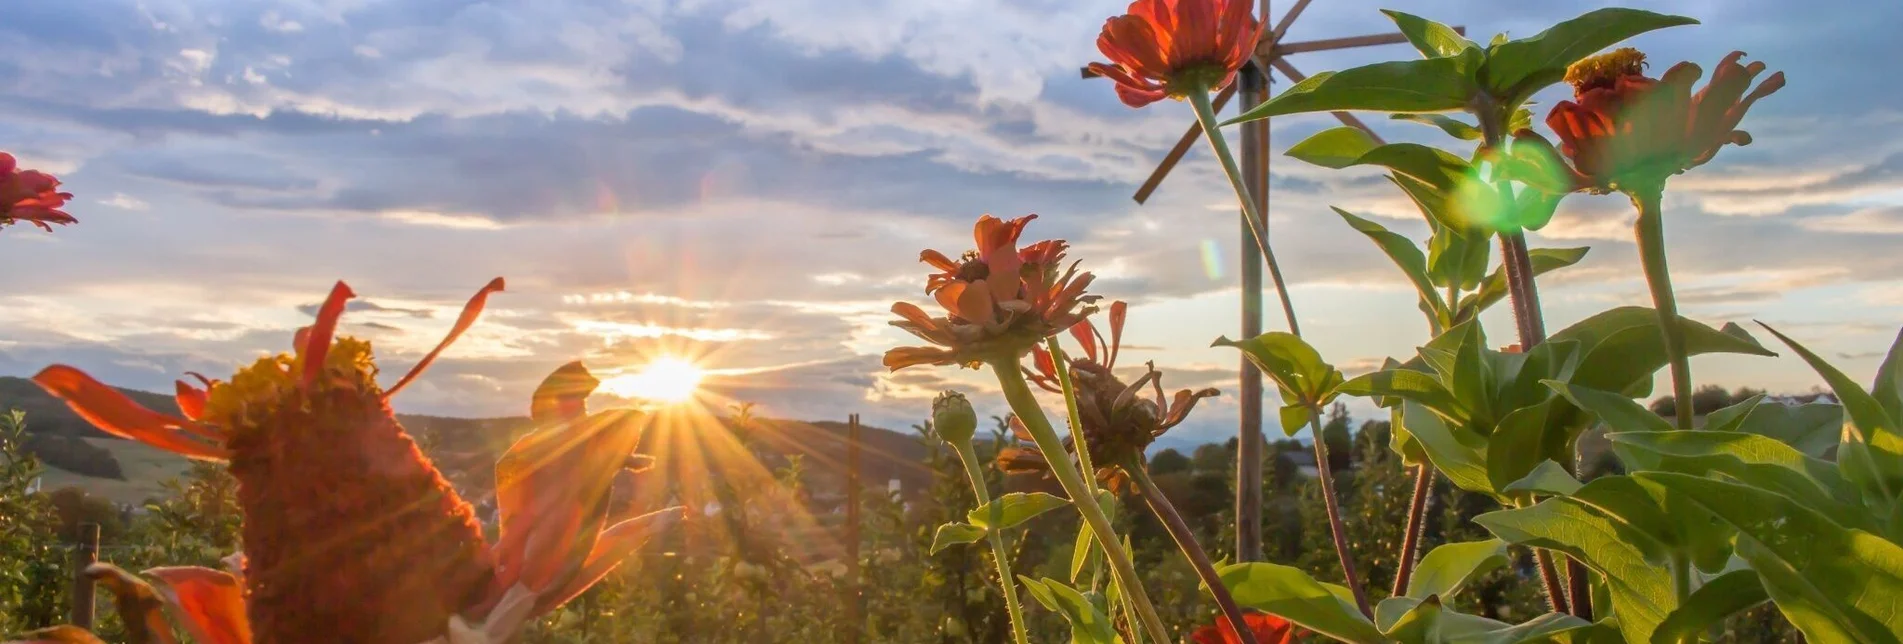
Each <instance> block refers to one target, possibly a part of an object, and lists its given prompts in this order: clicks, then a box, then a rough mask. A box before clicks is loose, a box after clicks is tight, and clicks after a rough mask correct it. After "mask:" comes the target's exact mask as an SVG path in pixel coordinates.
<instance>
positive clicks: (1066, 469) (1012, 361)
mask: <svg viewBox="0 0 1903 644" xmlns="http://www.w3.org/2000/svg"><path fill="white" fill-rule="evenodd" d="M991 371H992V372H993V373H995V374H996V375H997V376H998V386H999V387H1000V388H1002V389H1004V399H1005V401H1006V402H1008V403H1010V405H1011V411H1013V412H1016V413H1017V415H1018V420H1020V421H1022V422H1023V423H1024V428H1025V429H1027V430H1030V432H1031V440H1032V442H1035V443H1036V444H1037V448H1038V449H1039V450H1040V451H1043V452H1044V454H1045V459H1044V460H1045V461H1046V462H1047V463H1049V464H1050V466H1051V473H1052V474H1055V475H1056V476H1057V483H1058V484H1059V485H1062V486H1063V487H1064V493H1065V494H1067V495H1069V496H1070V504H1071V505H1072V506H1073V507H1076V508H1077V513H1078V514H1081V515H1083V516H1084V523H1085V524H1086V525H1088V526H1089V527H1090V530H1091V532H1093V533H1095V534H1096V535H1097V543H1098V545H1100V546H1102V547H1103V552H1104V559H1105V560H1107V561H1109V562H1110V572H1111V573H1112V574H1114V575H1115V576H1116V579H1117V585H1118V586H1120V587H1121V588H1122V589H1123V593H1124V595H1125V596H1126V597H1129V598H1130V599H1131V603H1133V604H1135V605H1136V608H1137V616H1138V617H1140V618H1141V619H1142V622H1143V626H1144V629H1145V630H1147V631H1149V634H1150V639H1152V640H1154V641H1157V642H1168V641H1170V636H1169V631H1168V630H1167V629H1165V628H1163V618H1161V617H1158V616H1157V614H1156V607H1155V606H1154V605H1152V604H1151V603H1150V596H1149V594H1148V593H1147V592H1145V591H1144V589H1143V580H1142V579H1141V578H1139V577H1138V576H1137V571H1136V566H1135V565H1134V564H1132V563H1131V562H1130V553H1128V552H1125V551H1124V549H1123V544H1122V543H1120V542H1118V541H1117V533H1116V530H1114V529H1112V528H1111V527H1110V519H1109V517H1105V516H1104V513H1103V508H1100V507H1097V499H1096V497H1095V496H1094V495H1093V494H1091V492H1090V488H1089V487H1088V485H1087V484H1085V483H1084V479H1083V477H1082V476H1080V475H1079V474H1078V473H1077V466H1076V465H1073V464H1072V463H1071V461H1070V459H1069V458H1067V457H1065V456H1064V442H1063V440H1061V439H1059V438H1058V437H1057V430H1055V429H1052V428H1051V422H1050V420H1048V419H1046V418H1045V417H1044V410H1043V409H1042V408H1039V407H1038V406H1037V396H1036V395H1034V394H1032V393H1031V386H1030V385H1029V384H1028V383H1026V382H1024V373H1023V372H1022V371H1020V370H1019V368H1018V361H1017V359H1016V357H1015V356H1014V357H1011V358H1004V359H998V360H994V361H992V362H991ZM1093 476H1094V474H1093Z"/></svg>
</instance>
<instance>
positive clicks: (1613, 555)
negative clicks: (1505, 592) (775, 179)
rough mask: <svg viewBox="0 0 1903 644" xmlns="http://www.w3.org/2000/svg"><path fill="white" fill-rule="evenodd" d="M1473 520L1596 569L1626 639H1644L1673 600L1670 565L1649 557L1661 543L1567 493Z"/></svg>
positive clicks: (1506, 536) (1512, 539) (1510, 540)
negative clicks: (1609, 596) (1570, 496)
mask: <svg viewBox="0 0 1903 644" xmlns="http://www.w3.org/2000/svg"><path fill="white" fill-rule="evenodd" d="M1602 480H1603V479H1602ZM1595 482H1597V481H1595ZM1474 522H1476V523H1479V524H1480V525H1482V526H1484V527H1486V528H1487V530H1489V531H1491V532H1493V534H1494V535H1495V536H1498V537H1500V538H1501V539H1504V540H1505V541H1506V542H1508V543H1512V544H1518V545H1528V546H1533V547H1538V548H1549V549H1553V550H1558V551H1561V552H1564V553H1566V554H1568V555H1571V556H1573V557H1574V558H1575V559H1578V560H1579V561H1580V562H1582V563H1584V564H1586V565H1587V566H1588V567H1590V568H1592V569H1593V571H1594V572H1597V573H1599V574H1600V575H1601V576H1602V577H1603V578H1604V579H1605V580H1606V583H1607V584H1608V586H1609V590H1610V593H1611V596H1612V601H1611V604H1612V610H1613V612H1614V613H1615V614H1617V615H1618V616H1619V629H1620V631H1621V632H1622V633H1623V634H1624V635H1625V640H1626V641H1628V642H1644V641H1647V640H1648V639H1649V637H1650V634H1651V631H1652V629H1653V628H1654V627H1656V626H1657V625H1658V624H1659V623H1660V622H1662V621H1664V619H1665V615H1666V613H1667V612H1669V611H1670V610H1671V609H1672V607H1674V606H1676V605H1677V598H1676V597H1677V596H1676V593H1675V591H1674V590H1673V586H1672V573H1671V570H1670V569H1669V568H1668V567H1667V566H1664V565H1659V564H1661V563H1663V562H1662V561H1656V562H1655V561H1654V560H1653V558H1652V557H1648V556H1647V552H1648V551H1649V550H1654V549H1655V548H1658V547H1659V546H1657V545H1655V544H1656V541H1655V540H1653V539H1652V538H1650V537H1648V536H1646V535H1644V534H1643V533H1640V532H1638V531H1637V530H1635V529H1633V528H1632V527H1630V526H1627V525H1625V524H1624V523H1621V522H1618V521H1614V520H1612V519H1610V518H1608V517H1606V516H1605V515H1604V514H1601V513H1599V512H1597V511H1594V510H1592V509H1590V508H1588V507H1586V506H1585V505H1583V504H1581V503H1579V502H1577V501H1574V500H1572V499H1571V498H1568V497H1555V498H1551V499H1547V500H1545V501H1541V502H1539V503H1537V504H1534V505H1531V506H1528V507H1524V508H1519V509H1514V510H1501V511H1497V512H1489V513H1487V514H1482V515H1480V516H1477V517H1474ZM1642 544H1653V545H1642Z"/></svg>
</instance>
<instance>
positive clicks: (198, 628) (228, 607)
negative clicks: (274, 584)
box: [145, 566, 251, 644]
mask: <svg viewBox="0 0 1903 644" xmlns="http://www.w3.org/2000/svg"><path fill="white" fill-rule="evenodd" d="M145 575H146V576H148V577H152V578H154V579H157V580H159V586H158V590H159V595H160V596H162V597H164V598H165V601H166V602H167V603H169V604H171V606H172V609H173V610H174V611H176V614H177V615H178V616H179V617H180V618H181V619H180V621H182V622H183V623H182V624H180V626H182V627H184V629H185V632H187V633H191V635H192V640H193V641H195V642H198V644H251V621H250V620H249V619H247V618H246V617H245V605H244V587H243V586H242V585H240V584H239V583H238V579H237V578H236V577H233V576H231V575H230V574H228V573H226V572H224V571H222V570H212V569H210V568H198V567H189V566H181V567H169V568H153V569H151V570H147V571H145Z"/></svg>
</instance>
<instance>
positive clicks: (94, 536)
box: [67, 523, 99, 630]
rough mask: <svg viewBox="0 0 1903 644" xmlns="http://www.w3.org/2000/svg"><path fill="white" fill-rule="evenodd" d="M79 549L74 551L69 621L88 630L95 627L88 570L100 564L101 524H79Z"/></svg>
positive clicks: (90, 577)
mask: <svg viewBox="0 0 1903 644" xmlns="http://www.w3.org/2000/svg"><path fill="white" fill-rule="evenodd" d="M78 537H79V547H78V548H74V549H73V615H72V619H69V620H67V621H68V622H70V623H72V625H74V626H78V627H80V628H83V629H86V630H92V627H93V578H92V576H90V575H87V574H86V568H87V567H89V566H91V565H93V564H96V563H99V524H97V523H81V524H79V535H78Z"/></svg>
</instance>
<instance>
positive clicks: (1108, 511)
mask: <svg viewBox="0 0 1903 644" xmlns="http://www.w3.org/2000/svg"><path fill="white" fill-rule="evenodd" d="M1097 507H1098V508H1101V509H1102V510H1103V514H1104V516H1105V517H1109V518H1110V519H1111V520H1115V519H1116V516H1117V497H1116V495H1114V494H1111V493H1110V491H1109V490H1097ZM1102 564H1103V547H1102V546H1099V545H1097V539H1096V537H1095V535H1094V534H1092V533H1091V531H1090V526H1088V525H1085V524H1081V523H1080V524H1078V525H1077V538H1076V540H1075V541H1073V542H1072V543H1071V550H1070V582H1071V583H1073V584H1074V583H1077V579H1078V578H1079V577H1081V576H1082V575H1083V573H1084V570H1086V569H1087V568H1090V567H1093V566H1099V565H1102Z"/></svg>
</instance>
